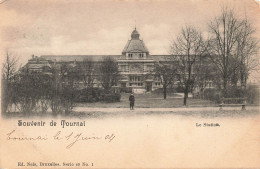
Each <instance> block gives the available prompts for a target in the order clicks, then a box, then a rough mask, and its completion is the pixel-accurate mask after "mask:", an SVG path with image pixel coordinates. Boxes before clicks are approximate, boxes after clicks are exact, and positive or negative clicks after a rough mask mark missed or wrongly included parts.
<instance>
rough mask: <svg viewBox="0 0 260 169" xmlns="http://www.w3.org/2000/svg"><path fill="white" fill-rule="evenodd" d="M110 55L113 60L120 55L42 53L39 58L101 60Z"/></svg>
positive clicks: (59, 60) (58, 60)
mask: <svg viewBox="0 0 260 169" xmlns="http://www.w3.org/2000/svg"><path fill="white" fill-rule="evenodd" d="M106 57H110V58H113V59H115V60H117V59H119V58H120V57H121V55H42V56H41V58H44V59H46V60H51V61H53V62H54V61H57V62H73V61H84V60H85V59H91V60H92V61H96V62H97V61H102V60H103V59H104V58H106Z"/></svg>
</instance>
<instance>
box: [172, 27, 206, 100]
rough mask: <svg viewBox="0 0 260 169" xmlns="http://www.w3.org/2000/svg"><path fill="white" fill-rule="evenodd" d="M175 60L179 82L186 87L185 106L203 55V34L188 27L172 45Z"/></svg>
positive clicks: (183, 29) (182, 30)
mask: <svg viewBox="0 0 260 169" xmlns="http://www.w3.org/2000/svg"><path fill="white" fill-rule="evenodd" d="M171 51H172V54H173V58H172V59H173V60H174V61H175V62H178V74H179V81H180V83H181V84H182V85H183V86H184V100H183V104H184V105H186V104H187V98H188V92H189V91H190V90H191V86H192V85H193V83H194V80H195V79H194V76H193V67H194V65H195V64H196V62H197V61H198V60H199V58H200V56H201V55H202V54H203V39H202V36H201V33H200V32H199V31H198V30H196V29H195V28H194V27H192V26H186V27H184V28H182V29H181V32H180V34H179V36H178V37H177V39H176V40H174V41H173V43H172V45H171Z"/></svg>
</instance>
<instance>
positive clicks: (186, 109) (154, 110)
mask: <svg viewBox="0 0 260 169" xmlns="http://www.w3.org/2000/svg"><path fill="white" fill-rule="evenodd" d="M259 108H260V107H256V106H247V107H246V110H252V109H257V110H259ZM212 110H213V111H218V110H219V107H177V108H135V109H134V110H130V109H129V108H93V107H75V108H74V109H73V111H75V112H126V111H135V112H147V111H149V112H181V111H212ZM223 110H241V107H240V106H239V107H224V108H223Z"/></svg>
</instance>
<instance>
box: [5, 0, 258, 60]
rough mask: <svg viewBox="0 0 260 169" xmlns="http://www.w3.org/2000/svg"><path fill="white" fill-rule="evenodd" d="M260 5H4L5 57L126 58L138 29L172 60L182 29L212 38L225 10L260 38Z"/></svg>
mask: <svg viewBox="0 0 260 169" xmlns="http://www.w3.org/2000/svg"><path fill="white" fill-rule="evenodd" d="M259 5H260V3H259V2H257V1H254V0H228V1H227V0H172V1H166V0H164V1H154V0H150V1H142V0H135V1H130V0H129V1H124V0H118V1H116V0H113V1H112V0H108V1H90V0H88V1H83V0H59V1H58V0H41V1H40V0H0V56H1V57H2V58H3V56H5V53H6V51H8V52H9V53H11V54H12V55H14V56H17V57H19V60H20V62H21V63H22V64H24V63H26V62H27V60H28V59H30V58H31V56H32V54H34V55H37V56H41V55H120V54H121V53H122V50H123V48H124V46H125V44H126V42H127V40H129V39H130V36H131V32H132V31H133V29H134V27H135V26H136V28H137V30H138V32H139V33H140V38H141V39H143V40H144V42H145V44H146V46H147V48H148V50H149V51H150V54H152V55H160V54H168V51H169V46H170V43H171V41H172V40H173V39H174V38H176V36H177V35H178V33H179V31H180V29H181V27H182V26H185V25H193V26H195V27H197V28H198V29H200V30H201V31H202V32H204V33H206V32H207V24H208V23H209V21H210V20H212V19H213V18H214V17H215V16H217V15H219V13H220V11H221V7H223V6H227V7H229V8H232V9H234V10H235V12H236V14H237V15H238V16H244V15H245V14H246V15H247V16H248V17H249V19H250V20H251V22H252V23H253V24H254V26H255V27H256V29H257V34H256V35H257V36H258V37H260V36H259V35H260V33H259V32H260V25H259V23H260V6H259Z"/></svg>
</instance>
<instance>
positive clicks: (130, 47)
mask: <svg viewBox="0 0 260 169" xmlns="http://www.w3.org/2000/svg"><path fill="white" fill-rule="evenodd" d="M139 36H140V34H139V33H138V31H137V30H136V28H135V29H134V31H133V32H132V34H131V40H128V41H127V43H126V45H125V48H124V50H123V52H122V53H123V54H124V53H127V52H143V53H148V52H149V51H148V49H147V47H146V46H145V44H144V42H143V40H140V39H139Z"/></svg>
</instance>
